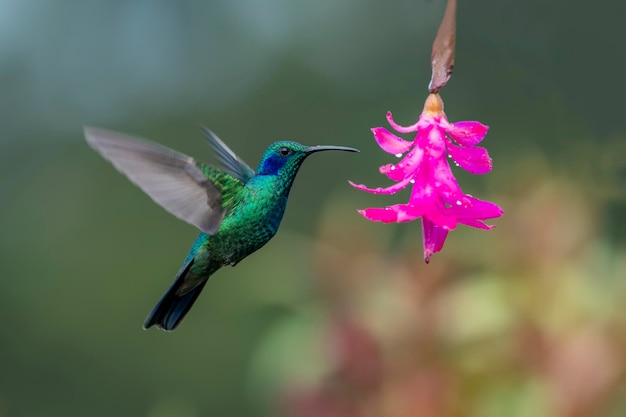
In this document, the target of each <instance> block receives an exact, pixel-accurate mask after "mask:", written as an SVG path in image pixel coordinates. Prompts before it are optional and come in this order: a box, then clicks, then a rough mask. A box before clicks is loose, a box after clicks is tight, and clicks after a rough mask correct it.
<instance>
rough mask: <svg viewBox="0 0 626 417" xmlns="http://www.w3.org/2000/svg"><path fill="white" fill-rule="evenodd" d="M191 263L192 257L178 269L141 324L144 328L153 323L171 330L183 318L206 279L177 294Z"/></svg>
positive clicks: (160, 327) (163, 328)
mask: <svg viewBox="0 0 626 417" xmlns="http://www.w3.org/2000/svg"><path fill="white" fill-rule="evenodd" d="M192 264H193V258H191V259H190V260H189V262H187V263H186V264H185V265H183V267H182V268H181V269H180V271H179V272H178V275H177V276H176V279H175V280H174V283H173V284H172V285H171V286H170V287H169V288H168V290H167V291H166V292H165V294H164V295H163V297H161V300H160V301H159V302H158V303H157V305H156V306H155V307H154V309H153V310H152V312H151V313H150V315H149V316H148V318H147V319H146V322H145V323H144V325H143V328H144V329H148V328H149V327H151V326H153V325H154V326H156V327H158V328H159V329H162V330H166V331H171V330H174V329H176V327H177V326H178V325H179V324H180V322H181V321H182V320H183V318H184V317H185V315H186V314H187V312H188V311H189V309H190V308H191V306H192V305H193V303H194V301H196V298H198V295H200V292H201V291H202V288H204V285H205V284H206V283H207V280H202V281H201V282H199V283H198V285H197V286H195V287H194V288H192V289H191V290H189V291H185V292H183V293H182V294H178V290H179V289H180V288H181V286H182V285H183V284H185V277H186V276H187V274H188V273H189V268H191V265H192Z"/></svg>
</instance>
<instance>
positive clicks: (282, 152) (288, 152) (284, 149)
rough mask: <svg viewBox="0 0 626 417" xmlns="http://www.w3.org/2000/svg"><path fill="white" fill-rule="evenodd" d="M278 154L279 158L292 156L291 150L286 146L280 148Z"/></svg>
mask: <svg viewBox="0 0 626 417" xmlns="http://www.w3.org/2000/svg"><path fill="white" fill-rule="evenodd" d="M278 152H279V153H280V156H289V155H292V154H293V150H292V149H289V148H288V147H286V146H283V147H281V148H280V149H279V150H278Z"/></svg>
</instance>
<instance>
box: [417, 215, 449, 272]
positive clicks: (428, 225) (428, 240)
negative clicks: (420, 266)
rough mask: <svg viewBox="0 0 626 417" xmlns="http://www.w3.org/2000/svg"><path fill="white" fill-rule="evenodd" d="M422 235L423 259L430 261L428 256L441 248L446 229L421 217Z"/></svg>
mask: <svg viewBox="0 0 626 417" xmlns="http://www.w3.org/2000/svg"><path fill="white" fill-rule="evenodd" d="M422 236H423V239H424V261H425V262H426V263H428V262H430V257H431V256H432V255H433V254H434V253H437V252H439V251H440V250H441V249H442V248H443V244H444V243H445V242H446V237H448V231H447V230H446V229H443V228H441V227H439V226H437V225H436V224H434V223H433V222H431V221H430V220H427V219H424V218H422Z"/></svg>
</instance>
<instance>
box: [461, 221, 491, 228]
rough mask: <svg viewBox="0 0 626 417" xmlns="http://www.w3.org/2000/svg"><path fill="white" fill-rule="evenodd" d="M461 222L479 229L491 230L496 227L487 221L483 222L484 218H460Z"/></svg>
mask: <svg viewBox="0 0 626 417" xmlns="http://www.w3.org/2000/svg"><path fill="white" fill-rule="evenodd" d="M459 223H461V224H464V225H466V226H471V227H475V228H477V229H483V230H489V229H493V228H494V227H495V226H491V225H488V224H485V222H483V221H482V220H476V219H473V220H467V219H465V220H464V219H459Z"/></svg>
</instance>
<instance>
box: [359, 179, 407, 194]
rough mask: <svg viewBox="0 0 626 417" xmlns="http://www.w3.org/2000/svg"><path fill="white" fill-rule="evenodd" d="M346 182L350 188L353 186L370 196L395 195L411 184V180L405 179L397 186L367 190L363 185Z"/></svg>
mask: <svg viewBox="0 0 626 417" xmlns="http://www.w3.org/2000/svg"><path fill="white" fill-rule="evenodd" d="M348 182H349V183H350V185H351V186H353V187H354V188H356V189H357V190H362V191H367V192H368V193H372V194H395V193H397V192H398V191H400V190H402V189H403V188H405V187H406V186H407V185H409V182H411V178H407V179H405V180H403V181H400V182H399V183H397V184H394V185H391V186H389V187H386V188H382V187H378V188H367V187H366V186H365V185H363V184H355V183H353V182H352V181H348Z"/></svg>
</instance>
